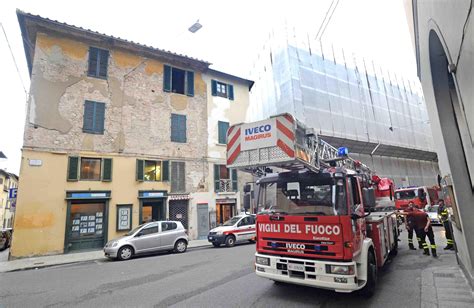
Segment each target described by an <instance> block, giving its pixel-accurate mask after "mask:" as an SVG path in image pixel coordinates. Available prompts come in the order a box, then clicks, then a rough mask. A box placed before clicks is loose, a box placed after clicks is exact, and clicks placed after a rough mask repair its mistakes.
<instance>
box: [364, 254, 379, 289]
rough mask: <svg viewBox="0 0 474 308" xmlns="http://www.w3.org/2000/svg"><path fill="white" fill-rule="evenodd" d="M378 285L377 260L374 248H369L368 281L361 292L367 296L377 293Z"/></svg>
mask: <svg viewBox="0 0 474 308" xmlns="http://www.w3.org/2000/svg"><path fill="white" fill-rule="evenodd" d="M376 286H377V262H376V261H375V255H374V253H373V252H372V250H369V254H368V256H367V283H366V284H365V286H364V287H363V288H362V290H361V293H362V295H364V296H366V297H371V296H372V295H374V293H375V288H376Z"/></svg>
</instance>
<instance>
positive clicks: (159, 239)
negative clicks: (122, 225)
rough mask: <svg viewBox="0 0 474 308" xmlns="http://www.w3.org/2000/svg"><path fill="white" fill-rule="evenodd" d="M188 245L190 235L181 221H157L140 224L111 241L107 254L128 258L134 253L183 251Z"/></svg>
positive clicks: (114, 257)
mask: <svg viewBox="0 0 474 308" xmlns="http://www.w3.org/2000/svg"><path fill="white" fill-rule="evenodd" d="M187 247H188V235H187V234H186V230H185V229H184V227H183V225H182V224H181V222H179V221H155V222H149V223H146V224H143V225H140V226H138V227H137V228H135V229H133V230H132V231H130V232H128V233H127V234H126V235H125V236H122V237H119V238H117V239H113V240H111V241H109V242H108V243H107V244H106V245H105V247H104V253H105V256H106V257H108V258H112V259H119V260H128V259H130V258H131V257H132V256H134V255H138V254H142V253H150V252H155V251H166V250H168V251H174V252H177V253H183V252H185V251H186V249H187Z"/></svg>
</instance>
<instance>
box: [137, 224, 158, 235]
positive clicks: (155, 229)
mask: <svg viewBox="0 0 474 308" xmlns="http://www.w3.org/2000/svg"><path fill="white" fill-rule="evenodd" d="M153 233H158V225H157V224H154V225H151V226H148V227H145V228H143V229H142V230H141V231H140V234H142V235H148V234H153Z"/></svg>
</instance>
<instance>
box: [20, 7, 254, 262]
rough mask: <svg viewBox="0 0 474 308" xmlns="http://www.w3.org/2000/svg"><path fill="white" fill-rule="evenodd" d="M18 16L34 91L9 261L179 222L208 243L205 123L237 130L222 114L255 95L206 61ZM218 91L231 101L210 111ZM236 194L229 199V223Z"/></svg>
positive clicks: (211, 190)
mask: <svg viewBox="0 0 474 308" xmlns="http://www.w3.org/2000/svg"><path fill="white" fill-rule="evenodd" d="M17 15H18V19H19V24H20V28H21V32H22V36H23V41H24V47H25V54H26V58H27V63H28V68H29V71H30V76H31V89H30V100H29V102H28V111H27V119H26V123H25V134H24V145H23V149H22V163H21V169H20V176H21V177H22V181H21V183H20V185H19V194H18V195H19V198H18V207H17V217H16V219H15V233H14V238H13V243H12V249H11V256H12V257H13V258H17V257H25V256H33V255H44V254H58V253H67V252H70V251H77V250H82V249H100V248H102V247H103V245H104V243H105V242H106V241H107V240H108V239H110V238H114V237H116V236H119V235H121V234H124V233H126V232H128V231H129V230H131V229H132V228H134V227H136V226H138V225H139V224H141V223H144V222H148V221H152V220H165V219H172V220H180V221H182V223H183V225H184V226H185V228H187V230H188V233H189V236H190V238H191V239H195V238H198V237H200V236H203V234H207V232H208V231H209V228H210V227H211V222H212V217H213V216H215V214H212V212H214V213H215V204H216V196H217V195H216V190H215V185H213V182H214V178H213V175H214V174H213V172H212V170H213V169H214V167H213V166H214V164H215V163H220V162H221V161H220V160H219V159H220V156H219V157H218V159H217V160H213V159H210V158H209V157H210V156H211V155H210V154H209V153H210V152H209V143H210V142H211V141H210V140H211V137H210V134H209V130H208V128H209V127H210V125H211V124H212V125H214V124H215V125H217V123H214V122H212V123H210V122H209V120H208V117H209V113H212V112H214V113H216V117H215V119H217V120H218V121H237V119H236V118H229V117H228V116H227V112H228V111H225V112H223V113H219V111H218V109H219V108H223V109H226V108H227V109H229V108H230V109H231V110H233V109H232V108H240V107H242V108H245V106H247V105H248V100H249V88H250V87H251V84H252V83H251V82H250V81H248V80H245V79H242V78H238V77H235V76H232V75H228V74H224V73H221V72H218V71H214V70H210V69H209V63H208V62H205V61H202V60H197V59H194V58H190V57H187V56H183V55H178V54H174V53H170V52H166V51H163V50H160V49H156V48H152V47H149V46H144V45H140V44H137V43H133V42H130V41H126V40H123V39H120V38H115V37H112V36H107V35H104V34H100V33H97V32H93V31H90V30H84V29H82V28H78V27H75V26H71V25H67V24H64V23H59V22H57V21H52V20H49V19H46V18H42V17H39V16H34V15H31V14H27V13H23V12H20V11H18V12H17ZM217 82H219V83H225V84H226V86H227V87H226V91H227V92H229V91H231V90H232V94H233V97H227V101H225V102H222V101H218V102H217V101H216V102H214V103H213V99H212V98H213V96H212V93H213V92H212V91H213V89H214V87H213V85H214V83H216V85H217ZM209 93H211V95H209ZM213 104H215V106H214V105H213ZM225 104H227V107H225V106H226V105H225ZM209 108H211V109H212V108H213V109H212V110H211V111H210V109H209ZM214 109H215V110H214ZM219 115H222V118H218V116H219ZM213 129H214V128H212V130H211V134H212V133H213ZM216 129H217V128H216ZM212 142H213V143H212V144H213V145H215V144H216V143H217V142H218V140H217V139H213V141H212ZM229 174H230V175H229ZM219 175H220V176H221V177H220V178H219V180H221V179H222V180H228V181H231V184H233V183H234V182H235V183H237V182H238V181H239V180H238V179H239V175H238V174H237V173H236V172H232V171H227V174H225V173H224V172H223V173H222V174H219ZM226 176H227V177H226ZM219 185H220V183H219ZM238 190H239V186H238V185H231V187H230V188H229V189H228V190H227V193H228V194H229V196H228V197H229V198H228V199H232V202H233V204H234V206H233V207H232V208H231V211H232V212H231V213H230V214H232V215H233V214H235V213H237V212H239V211H240V197H239V193H238ZM224 199H225V198H224ZM229 202H230V201H229Z"/></svg>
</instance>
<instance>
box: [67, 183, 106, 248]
mask: <svg viewBox="0 0 474 308" xmlns="http://www.w3.org/2000/svg"><path fill="white" fill-rule="evenodd" d="M66 200H67V216H66V232H65V233H66V234H65V240H64V252H65V253H68V252H73V251H79V250H93V249H101V248H102V247H104V245H105V243H106V241H107V226H108V205H109V200H110V191H69V192H66Z"/></svg>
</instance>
